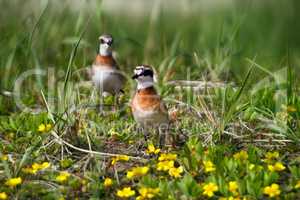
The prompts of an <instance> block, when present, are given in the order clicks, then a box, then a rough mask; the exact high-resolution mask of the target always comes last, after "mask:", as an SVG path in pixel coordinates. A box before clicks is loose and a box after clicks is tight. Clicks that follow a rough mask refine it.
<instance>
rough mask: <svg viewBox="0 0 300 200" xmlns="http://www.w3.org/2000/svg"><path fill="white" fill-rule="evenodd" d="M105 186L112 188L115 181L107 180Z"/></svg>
mask: <svg viewBox="0 0 300 200" xmlns="http://www.w3.org/2000/svg"><path fill="white" fill-rule="evenodd" d="M103 184H104V186H105V187H110V186H111V185H112V184H113V181H112V179H111V178H105V179H104V183H103Z"/></svg>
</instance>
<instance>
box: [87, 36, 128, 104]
mask: <svg viewBox="0 0 300 200" xmlns="http://www.w3.org/2000/svg"><path fill="white" fill-rule="evenodd" d="M99 43H100V44H99V52H98V54H97V56H96V59H95V61H94V63H93V65H92V70H91V76H92V81H93V83H94V85H95V86H96V88H97V89H98V90H99V91H100V95H101V100H102V98H103V95H107V93H109V94H111V95H114V96H116V100H118V95H119V94H120V92H122V88H123V87H124V84H125V77H124V76H123V74H122V72H121V71H120V69H119V67H118V64H117V62H116V61H115V59H114V58H113V56H112V47H111V46H112V44H113V38H112V36H111V35H107V34H104V35H101V36H100V37H99ZM102 103H103V102H101V104H102ZM101 108H102V107H101Z"/></svg>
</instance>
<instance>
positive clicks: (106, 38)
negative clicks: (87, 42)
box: [99, 35, 113, 46]
mask: <svg viewBox="0 0 300 200" xmlns="http://www.w3.org/2000/svg"><path fill="white" fill-rule="evenodd" d="M99 41H100V44H107V45H109V46H111V45H112V44H113V38H112V36H111V35H101V36H100V37H99Z"/></svg>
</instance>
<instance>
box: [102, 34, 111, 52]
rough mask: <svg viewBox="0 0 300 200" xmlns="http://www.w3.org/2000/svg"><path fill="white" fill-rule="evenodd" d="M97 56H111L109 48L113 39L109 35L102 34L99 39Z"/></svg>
mask: <svg viewBox="0 0 300 200" xmlns="http://www.w3.org/2000/svg"><path fill="white" fill-rule="evenodd" d="M99 43H100V45H99V54H100V55H101V56H110V55H111V54H112V49H111V46H112V44H113V38H112V36H111V35H108V34H103V35H101V36H100V37H99Z"/></svg>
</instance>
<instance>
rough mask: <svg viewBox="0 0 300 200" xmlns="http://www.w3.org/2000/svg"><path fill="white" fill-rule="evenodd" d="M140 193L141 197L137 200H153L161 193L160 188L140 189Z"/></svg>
mask: <svg viewBox="0 0 300 200" xmlns="http://www.w3.org/2000/svg"><path fill="white" fill-rule="evenodd" d="M139 193H140V195H139V196H138V197H137V198H136V200H143V199H152V198H153V197H155V195H157V194H158V193H159V188H146V187H142V188H140V189H139Z"/></svg>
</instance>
